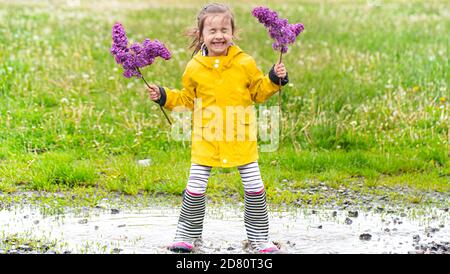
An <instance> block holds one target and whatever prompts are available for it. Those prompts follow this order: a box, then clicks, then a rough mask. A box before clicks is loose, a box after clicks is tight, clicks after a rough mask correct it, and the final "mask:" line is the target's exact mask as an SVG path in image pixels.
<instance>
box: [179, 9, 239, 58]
mask: <svg viewBox="0 0 450 274" xmlns="http://www.w3.org/2000/svg"><path fill="white" fill-rule="evenodd" d="M213 13H223V14H225V15H227V16H228V17H229V18H230V20H231V31H232V34H233V38H236V36H235V29H236V26H235V23H234V15H233V12H232V11H231V9H230V8H229V7H228V6H227V5H224V4H218V3H211V4H208V5H206V6H205V7H203V8H202V10H200V12H199V13H198V15H197V26H196V27H194V28H192V29H190V30H188V32H187V35H188V36H189V37H191V38H192V42H191V45H190V46H189V48H190V49H192V48H193V49H194V52H193V53H192V56H194V55H195V54H196V53H197V52H199V51H200V49H201V48H202V44H203V39H202V33H203V28H204V26H205V20H206V18H207V17H208V15H209V14H213Z"/></svg>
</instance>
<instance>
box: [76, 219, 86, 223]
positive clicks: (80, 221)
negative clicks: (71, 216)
mask: <svg viewBox="0 0 450 274" xmlns="http://www.w3.org/2000/svg"><path fill="white" fill-rule="evenodd" d="M87 222H88V220H87V219H81V220H79V221H78V223H79V224H87Z"/></svg>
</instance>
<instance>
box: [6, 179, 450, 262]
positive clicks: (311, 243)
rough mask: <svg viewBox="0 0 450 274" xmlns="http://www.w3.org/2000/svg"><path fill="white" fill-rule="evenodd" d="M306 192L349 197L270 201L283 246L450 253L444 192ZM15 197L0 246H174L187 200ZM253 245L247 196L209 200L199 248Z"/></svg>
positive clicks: (156, 249) (274, 230)
mask: <svg viewBox="0 0 450 274" xmlns="http://www.w3.org/2000/svg"><path fill="white" fill-rule="evenodd" d="M391 190H392V189H391ZM403 190H405V189H403ZM302 191H310V192H311V193H315V191H322V192H323V191H325V192H326V191H329V193H328V194H330V195H333V194H337V195H340V196H339V197H341V198H343V199H341V200H343V201H344V202H342V203H334V202H331V203H327V204H324V205H321V206H317V205H310V203H309V202H308V200H302V201H295V202H294V203H293V204H291V205H285V206H277V207H275V206H273V205H269V210H270V211H269V217H270V235H271V238H272V240H273V241H274V243H275V244H277V245H278V246H280V248H281V249H282V250H283V252H285V253H299V254H301V253H405V254H450V212H449V208H448V203H449V201H448V200H449V199H448V195H446V194H443V193H435V192H433V193H426V194H424V197H428V198H426V199H429V201H431V202H429V203H426V204H423V205H422V204H420V205H415V204H407V205H400V204H395V203H394V202H390V200H389V198H388V195H381V196H380V195H378V196H377V195H375V194H364V195H365V196H363V197H358V191H355V190H351V189H346V190H343V189H339V188H338V189H332V188H329V187H327V188H324V187H323V186H321V185H320V184H319V185H318V186H317V187H312V188H311V189H304V190H302ZM1 195H2V193H0V196H1ZM3 195H5V194H3ZM40 195H41V194H40ZM46 195H64V194H55V193H52V194H46ZM16 197H19V198H18V199H14V200H13V202H11V201H10V202H5V200H2V201H0V253H13V254H29V253H30V254H34V253H39V254H65V253H67V254H69V253H113V254H117V253H171V252H170V251H168V250H167V245H168V244H169V243H170V242H171V241H172V238H173V236H174V233H175V230H176V224H177V220H178V215H179V207H180V203H181V199H174V200H173V201H172V202H171V203H161V200H152V199H151V198H144V199H141V200H139V199H136V198H135V197H134V198H127V199H128V200H127V199H123V197H122V198H120V199H119V197H117V199H115V198H105V199H102V200H99V201H98V202H97V204H96V205H94V206H79V207H73V206H72V207H64V208H61V207H55V206H54V205H48V204H45V203H39V199H37V200H33V202H31V199H30V198H31V197H36V195H35V193H20V194H17V196H16ZM358 199H359V200H358ZM47 201H48V200H47ZM443 201H444V202H443ZM252 252H253V251H252V250H251V249H250V248H249V245H248V242H247V241H246V234H245V226H244V223H243V203H242V201H240V202H239V203H237V204H232V205H229V204H224V205H215V204H213V203H211V201H208V202H207V213H206V217H205V222H204V233H203V240H199V241H197V242H196V243H195V249H194V253H208V254H209V253H222V254H229V253H230V254H235V253H252Z"/></svg>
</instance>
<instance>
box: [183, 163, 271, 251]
mask: <svg viewBox="0 0 450 274" xmlns="http://www.w3.org/2000/svg"><path fill="white" fill-rule="evenodd" d="M211 169H212V168H211V167H209V166H202V165H198V164H194V163H193V164H192V165H191V169H190V174H189V181H188V183H187V186H186V189H185V191H184V194H183V203H182V206H181V212H180V218H179V220H178V227H177V232H176V236H175V241H176V242H179V241H185V242H189V243H193V242H194V240H195V239H198V238H201V236H202V231H203V219H204V216H205V192H206V187H207V184H208V178H209V175H210V173H211ZM238 170H239V173H240V175H241V179H242V182H243V184H244V204H245V208H244V210H245V211H244V223H245V228H246V231H247V237H248V240H249V241H250V243H251V245H252V248H254V249H256V250H261V249H263V248H264V246H266V245H267V244H268V243H269V218H268V214H267V206H266V193H265V190H264V184H263V181H262V179H261V174H260V171H259V166H258V162H252V163H249V164H246V165H243V166H239V167H238Z"/></svg>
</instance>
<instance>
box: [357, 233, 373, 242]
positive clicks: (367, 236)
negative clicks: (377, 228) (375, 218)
mask: <svg viewBox="0 0 450 274" xmlns="http://www.w3.org/2000/svg"><path fill="white" fill-rule="evenodd" d="M359 239H360V240H362V241H369V240H370V239H372V235H370V234H369V233H363V234H361V235H359Z"/></svg>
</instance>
